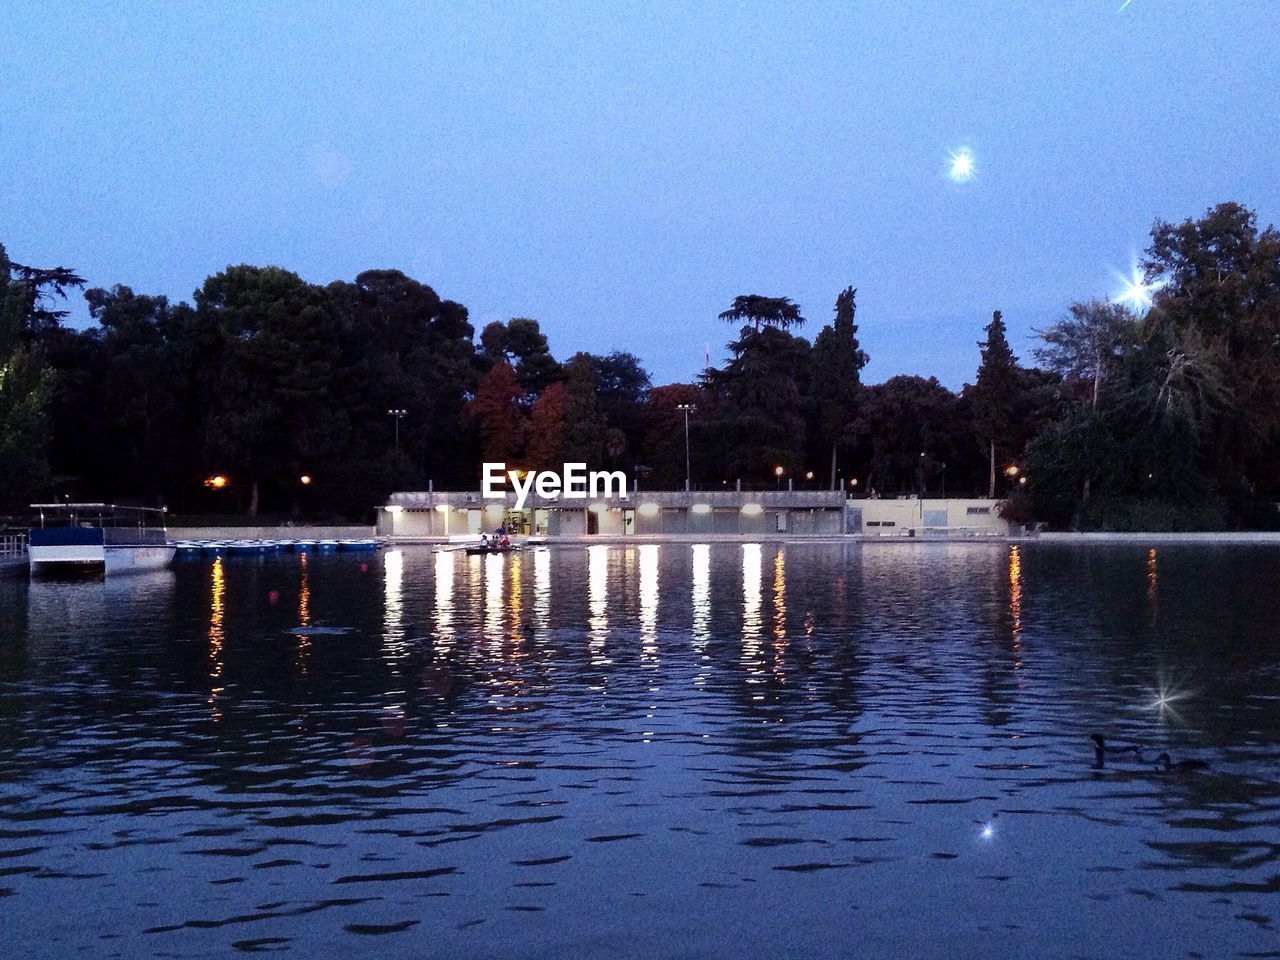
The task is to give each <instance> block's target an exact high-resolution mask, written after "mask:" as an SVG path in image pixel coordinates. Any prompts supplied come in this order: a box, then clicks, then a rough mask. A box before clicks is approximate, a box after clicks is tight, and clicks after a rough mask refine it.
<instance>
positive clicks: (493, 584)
mask: <svg viewBox="0 0 1280 960" xmlns="http://www.w3.org/2000/svg"><path fill="white" fill-rule="evenodd" d="M506 561H507V557H506V554H502V553H491V554H488V555H487V556H486V557H485V558H484V638H485V640H486V641H489V642H492V643H493V644H494V645H495V646H496V647H497V649H498V650H500V649H501V646H502V613H503V608H502V588H503V584H504V583H505V580H504V578H503V574H504V573H505V570H506V565H507V564H506Z"/></svg>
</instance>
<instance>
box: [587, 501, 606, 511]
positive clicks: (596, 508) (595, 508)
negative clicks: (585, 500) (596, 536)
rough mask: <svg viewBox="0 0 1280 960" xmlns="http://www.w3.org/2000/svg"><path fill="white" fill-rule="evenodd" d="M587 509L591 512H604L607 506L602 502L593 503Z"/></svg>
mask: <svg viewBox="0 0 1280 960" xmlns="http://www.w3.org/2000/svg"><path fill="white" fill-rule="evenodd" d="M587 509H588V510H590V511H591V512H592V513H604V512H605V511H606V510H608V509H609V508H608V507H607V506H606V505H605V504H603V503H593V504H592V505H591V506H589V507H587Z"/></svg>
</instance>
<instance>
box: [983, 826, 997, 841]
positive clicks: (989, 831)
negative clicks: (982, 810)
mask: <svg viewBox="0 0 1280 960" xmlns="http://www.w3.org/2000/svg"><path fill="white" fill-rule="evenodd" d="M995 835H996V825H995V824H994V823H990V822H988V823H984V824H983V825H982V839H983V840H990V839H991V838H992V837H994V836H995Z"/></svg>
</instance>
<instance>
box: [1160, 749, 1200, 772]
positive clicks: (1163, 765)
mask: <svg viewBox="0 0 1280 960" xmlns="http://www.w3.org/2000/svg"><path fill="white" fill-rule="evenodd" d="M1208 769H1209V761H1207V760H1171V759H1169V755H1168V754H1167V753H1162V754H1160V756H1158V757H1156V770H1157V771H1158V772H1160V773H1170V772H1171V771H1174V770H1208Z"/></svg>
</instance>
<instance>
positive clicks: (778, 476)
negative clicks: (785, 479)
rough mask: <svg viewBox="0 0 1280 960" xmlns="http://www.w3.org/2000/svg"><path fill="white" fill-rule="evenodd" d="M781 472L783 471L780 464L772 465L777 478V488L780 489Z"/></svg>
mask: <svg viewBox="0 0 1280 960" xmlns="http://www.w3.org/2000/svg"><path fill="white" fill-rule="evenodd" d="M782 472H783V471H782V466H781V465H779V466H776V467H774V468H773V475H774V476H775V477H777V478H778V489H779V490H781V489H782Z"/></svg>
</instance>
